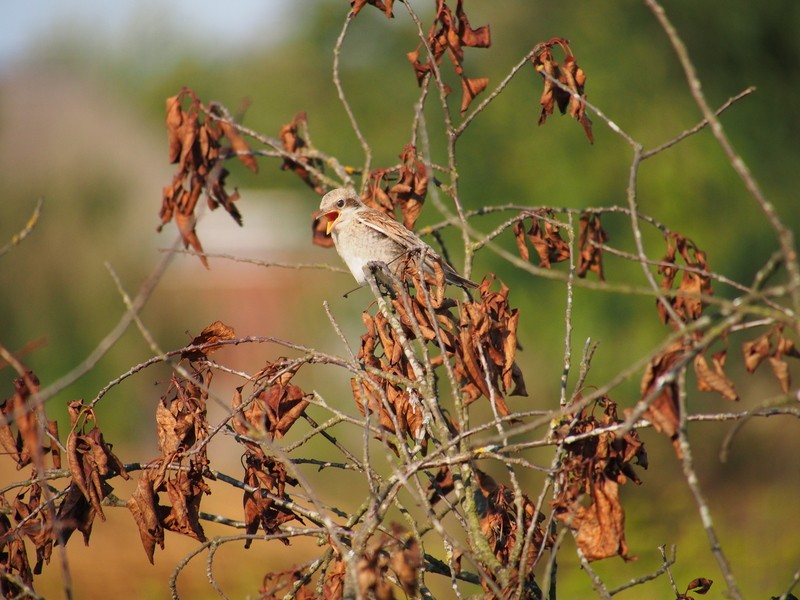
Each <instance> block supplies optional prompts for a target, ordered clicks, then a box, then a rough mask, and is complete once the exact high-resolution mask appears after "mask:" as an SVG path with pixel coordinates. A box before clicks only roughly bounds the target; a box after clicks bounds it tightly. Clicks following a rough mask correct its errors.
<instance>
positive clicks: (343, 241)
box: [319, 188, 478, 291]
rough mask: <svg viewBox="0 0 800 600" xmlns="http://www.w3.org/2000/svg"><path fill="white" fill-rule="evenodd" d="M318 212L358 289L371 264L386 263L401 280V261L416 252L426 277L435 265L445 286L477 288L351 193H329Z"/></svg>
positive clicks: (405, 230) (428, 249) (364, 279)
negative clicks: (421, 257) (325, 221)
mask: <svg viewBox="0 0 800 600" xmlns="http://www.w3.org/2000/svg"><path fill="white" fill-rule="evenodd" d="M319 209H320V214H321V215H322V216H324V217H325V218H327V220H328V223H327V226H326V233H328V234H329V235H330V236H331V237H332V238H333V243H334V245H335V246H336V251H337V252H338V253H339V256H340V257H341V258H342V260H343V261H344V262H345V264H346V265H347V268H348V269H350V272H351V273H352V274H353V277H355V279H356V281H357V282H358V283H359V285H364V284H365V283H366V282H367V273H368V272H369V265H370V263H378V262H382V263H386V265H387V266H388V267H389V269H390V270H391V271H392V272H393V273H394V274H395V275H396V276H398V277H401V275H402V273H401V271H402V269H403V262H404V261H403V259H404V258H405V257H406V256H407V255H408V254H409V253H410V252H414V251H417V252H420V253H421V254H422V255H423V256H424V267H425V272H426V273H433V272H434V268H435V265H436V264H437V263H438V264H439V265H440V266H441V268H442V270H443V271H444V276H445V280H446V281H447V282H448V283H452V284H454V285H457V286H459V287H461V288H463V289H464V290H466V291H469V289H470V288H472V289H474V288H477V287H478V284H476V283H475V282H474V281H470V280H469V279H467V278H466V277H462V276H461V275H459V274H458V273H457V272H456V271H455V269H453V267H451V266H450V265H448V264H447V263H446V262H445V261H444V260H443V259H442V257H441V256H439V255H438V254H437V253H436V252H435V251H434V250H433V248H431V247H430V246H429V245H428V244H426V243H425V242H423V241H422V240H421V239H420V238H419V237H418V236H417V234H415V233H414V232H413V231H411V230H410V229H408V228H406V227H405V226H404V225H403V224H401V223H399V222H398V221H396V220H395V219H393V218H392V217H390V216H389V215H387V214H386V213H384V212H381V211H379V210H377V209H375V208H371V207H369V206H367V205H366V204H364V203H363V202H362V201H361V199H360V198H359V197H358V195H357V194H356V193H355V192H354V191H352V190H349V189H345V188H337V189H334V190H331V191H330V192H328V193H327V194H325V195H324V196H323V197H322V201H321V202H320V205H319Z"/></svg>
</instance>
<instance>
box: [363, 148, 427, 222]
mask: <svg viewBox="0 0 800 600" xmlns="http://www.w3.org/2000/svg"><path fill="white" fill-rule="evenodd" d="M427 194H428V173H427V171H426V169H425V165H424V164H423V163H422V161H421V160H420V159H419V158H418V157H417V149H416V148H415V147H414V146H413V145H412V144H408V145H406V147H405V148H404V149H403V152H402V153H400V167H399V168H396V169H391V170H390V169H373V170H372V172H371V173H370V177H369V186H368V187H367V190H366V193H365V195H364V196H363V197H362V198H361V200H362V201H363V202H364V204H366V205H367V206H371V207H373V208H377V209H378V210H381V211H383V212H385V213H386V214H390V215H392V216H394V214H395V211H396V209H398V208H399V209H400V213H401V214H402V215H403V225H405V226H406V227H407V228H409V229H413V228H414V223H416V222H417V218H418V217H419V214H420V212H421V211H422V205H423V203H424V202H425V196H427Z"/></svg>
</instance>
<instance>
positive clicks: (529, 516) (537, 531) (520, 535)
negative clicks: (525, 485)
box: [474, 469, 554, 600]
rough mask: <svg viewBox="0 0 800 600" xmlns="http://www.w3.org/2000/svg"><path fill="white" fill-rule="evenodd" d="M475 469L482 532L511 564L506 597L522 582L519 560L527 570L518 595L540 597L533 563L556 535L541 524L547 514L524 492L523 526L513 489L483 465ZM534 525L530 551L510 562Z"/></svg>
mask: <svg viewBox="0 0 800 600" xmlns="http://www.w3.org/2000/svg"><path fill="white" fill-rule="evenodd" d="M474 471H475V475H476V477H477V481H478V486H477V489H478V491H477V492H476V493H478V494H480V496H481V498H480V499H479V500H478V502H476V505H477V506H478V510H479V514H480V524H481V532H482V533H483V535H484V537H485V538H486V541H487V542H488V543H489V547H490V548H491V549H492V551H493V552H494V555H495V557H496V558H497V560H499V561H500V563H501V564H502V565H504V566H508V567H511V571H510V577H509V580H510V583H509V584H508V587H507V589H504V590H503V594H504V595H503V597H504V598H512V597H515V593H516V592H517V587H518V586H519V579H520V578H519V566H520V562H522V563H523V564H524V565H525V568H526V569H527V571H526V576H525V581H524V591H523V594H522V595H520V596H516V597H520V598H529V599H530V600H533V599H534V598H538V597H540V596H539V595H537V594H535V592H534V590H537V589H538V588H537V587H536V583H535V579H534V575H533V570H532V567H533V565H534V564H535V563H536V558H537V557H538V555H539V554H540V553H541V551H542V549H543V548H551V547H552V546H553V541H554V539H553V536H551V535H546V534H545V532H544V530H543V529H542V528H541V526H540V523H541V522H542V521H543V520H544V515H543V514H542V513H541V512H537V511H536V507H535V505H534V504H533V502H531V501H530V499H529V498H528V497H527V496H526V495H524V494H523V496H522V523H521V525H522V528H521V529H520V527H519V526H520V523H518V521H517V503H516V498H515V494H514V490H512V489H511V488H509V487H508V486H505V485H503V484H500V483H497V482H496V481H495V480H494V479H493V478H492V477H491V476H490V475H488V474H487V473H484V472H483V471H481V470H480V469H475V470H474ZM531 527H533V537H532V538H531V543H530V544H529V546H528V549H527V553H526V554H525V555H523V554H522V553H518V554H517V561H518V562H517V564H514V565H511V564H510V562H511V559H512V557H513V556H514V548H515V546H516V544H518V543H522V542H523V540H524V539H525V537H526V535H528V530H529V529H530V528H531ZM523 559H524V560H523ZM490 576H491V575H490ZM484 590H485V591H486V593H487V594H490V592H491V590H490V588H488V587H487V586H486V585H485V584H484ZM487 597H491V596H487Z"/></svg>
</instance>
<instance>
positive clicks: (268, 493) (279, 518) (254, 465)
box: [232, 358, 309, 548]
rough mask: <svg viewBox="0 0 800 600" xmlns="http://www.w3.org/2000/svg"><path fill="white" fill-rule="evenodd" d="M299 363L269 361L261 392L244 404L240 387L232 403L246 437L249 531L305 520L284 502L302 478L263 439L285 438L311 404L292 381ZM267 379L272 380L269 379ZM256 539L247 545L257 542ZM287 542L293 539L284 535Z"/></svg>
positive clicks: (260, 382) (258, 382)
mask: <svg viewBox="0 0 800 600" xmlns="http://www.w3.org/2000/svg"><path fill="white" fill-rule="evenodd" d="M298 369H299V364H291V363H290V362H289V361H288V360H287V359H285V358H280V359H278V360H276V361H275V362H271V363H268V364H267V365H266V366H265V367H264V368H263V369H262V370H261V371H260V373H259V374H258V375H257V376H256V378H255V386H256V391H255V392H254V393H253V394H252V396H251V397H250V398H249V399H248V400H247V402H244V401H243V399H242V389H243V388H237V390H236V392H235V394H234V396H233V402H232V408H233V410H234V412H235V413H236V417H235V418H234V420H233V421H232V425H233V429H234V431H236V432H237V433H238V434H239V435H240V436H242V437H241V440H242V442H243V445H244V447H245V453H244V457H243V461H244V465H245V474H244V482H245V484H246V485H247V486H248V487H247V489H245V492H244V498H243V505H244V518H245V523H246V532H247V533H248V534H250V535H254V534H255V533H257V531H258V528H259V527H261V528H262V529H263V530H264V533H266V534H272V533H275V532H277V531H278V529H279V527H280V526H281V524H283V523H285V522H287V521H290V520H292V519H296V520H298V521H300V522H302V519H301V518H300V517H299V516H297V515H296V514H295V513H294V512H293V511H292V510H291V509H289V508H286V507H285V506H283V505H282V504H281V503H280V502H276V499H277V500H279V501H286V502H291V497H290V496H289V495H288V493H286V486H287V485H296V484H297V480H296V479H294V478H293V477H291V476H290V475H288V473H287V472H286V467H285V466H284V465H283V463H281V462H280V461H278V460H276V459H275V458H274V457H272V456H269V455H267V453H266V452H265V451H264V447H263V446H262V445H261V444H260V443H258V439H259V438H265V439H268V440H270V441H271V440H274V439H277V438H281V437H283V436H284V435H285V434H286V432H287V431H288V430H289V428H290V427H291V426H292V425H294V423H295V422H296V421H297V419H299V418H300V417H301V416H302V415H303V412H304V411H305V409H306V407H307V406H308V403H309V395H308V394H306V393H305V392H304V391H303V390H302V389H301V388H300V387H298V386H297V385H295V384H293V383H291V379H292V377H294V375H295V374H296V373H297V370H298ZM263 382H266V383H263ZM251 541H252V540H250V539H248V540H247V541H246V542H245V547H246V548H247V547H249V546H250V544H251ZM282 541H283V542H284V543H285V544H288V543H289V542H288V540H286V539H282Z"/></svg>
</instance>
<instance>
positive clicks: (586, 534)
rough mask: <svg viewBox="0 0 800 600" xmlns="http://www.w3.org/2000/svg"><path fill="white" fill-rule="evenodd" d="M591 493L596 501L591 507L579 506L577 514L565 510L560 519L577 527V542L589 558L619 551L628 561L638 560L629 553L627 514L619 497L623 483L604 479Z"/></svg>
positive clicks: (596, 484) (605, 555)
mask: <svg viewBox="0 0 800 600" xmlns="http://www.w3.org/2000/svg"><path fill="white" fill-rule="evenodd" d="M590 494H591V499H592V503H591V504H590V505H589V506H588V507H584V506H582V505H577V506H576V508H575V512H574V514H572V515H568V513H564V514H561V515H558V518H559V519H560V520H562V521H564V522H565V523H566V524H567V525H568V526H569V527H571V528H573V529H576V530H577V532H576V534H575V541H576V542H577V544H578V547H580V549H581V550H582V551H583V554H584V556H585V557H586V559H587V560H589V561H593V560H601V559H603V558H610V557H612V556H616V555H617V554H619V556H621V557H622V558H624V559H625V560H635V557H632V556H629V555H628V545H627V544H626V543H625V513H624V511H623V509H622V504H621V503H620V500H619V485H618V484H617V483H616V482H615V481H611V480H609V479H601V480H599V481H598V482H596V483H595V484H594V485H593V486H592V488H591V490H590Z"/></svg>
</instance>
